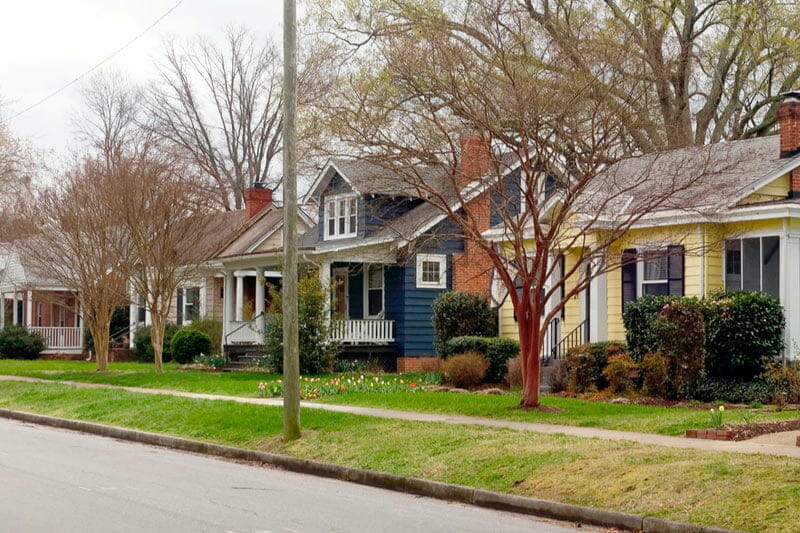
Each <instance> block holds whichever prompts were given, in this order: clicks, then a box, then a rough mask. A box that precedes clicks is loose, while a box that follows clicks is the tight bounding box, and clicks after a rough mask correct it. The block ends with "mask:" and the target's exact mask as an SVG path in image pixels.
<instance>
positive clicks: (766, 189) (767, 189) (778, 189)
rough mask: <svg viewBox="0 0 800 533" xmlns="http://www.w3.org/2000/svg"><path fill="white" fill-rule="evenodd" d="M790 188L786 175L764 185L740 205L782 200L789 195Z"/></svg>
mask: <svg viewBox="0 0 800 533" xmlns="http://www.w3.org/2000/svg"><path fill="white" fill-rule="evenodd" d="M790 187H791V185H790V181H789V175H788V174H784V175H783V176H781V177H779V178H776V179H775V180H773V181H772V182H771V183H769V184H767V185H764V186H763V187H761V188H760V189H758V190H757V191H755V192H754V193H753V194H751V195H750V196H748V197H747V198H744V199H743V200H741V201H740V202H739V204H738V205H747V204H755V203H758V202H770V201H774V200H782V199H784V198H786V197H787V196H788V195H789V188H790Z"/></svg>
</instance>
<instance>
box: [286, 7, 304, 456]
mask: <svg viewBox="0 0 800 533" xmlns="http://www.w3.org/2000/svg"><path fill="white" fill-rule="evenodd" d="M283 87H284V94H283V203H284V206H283V289H282V292H283V440H285V441H290V440H295V439H299V438H300V391H299V389H300V338H299V333H298V331H299V328H298V323H297V321H298V316H297V315H298V313H297V120H296V108H297V6H296V0H283Z"/></svg>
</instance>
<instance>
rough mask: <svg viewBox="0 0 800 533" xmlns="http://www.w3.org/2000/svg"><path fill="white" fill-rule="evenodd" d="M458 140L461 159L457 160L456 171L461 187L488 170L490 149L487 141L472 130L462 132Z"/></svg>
mask: <svg viewBox="0 0 800 533" xmlns="http://www.w3.org/2000/svg"><path fill="white" fill-rule="evenodd" d="M459 142H460V145H461V161H459V165H458V172H459V175H460V184H461V187H464V186H466V185H467V184H468V183H470V182H473V181H475V180H476V179H478V178H480V177H481V176H483V175H485V174H486V173H487V172H489V158H490V157H491V149H490V146H489V141H488V140H487V139H484V138H483V137H482V136H481V135H480V134H478V133H474V132H471V133H463V134H462V135H461V138H460V139H459Z"/></svg>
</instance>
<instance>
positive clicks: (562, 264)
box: [556, 254, 567, 320]
mask: <svg viewBox="0 0 800 533" xmlns="http://www.w3.org/2000/svg"><path fill="white" fill-rule="evenodd" d="M558 270H559V272H560V273H561V281H560V282H559V284H558V300H556V301H557V302H561V301H563V300H564V296H565V295H566V294H567V292H566V288H565V287H564V276H565V275H566V272H567V261H566V258H565V257H564V254H561V255H559V256H558ZM566 308H567V306H566V304H565V305H563V306H561V320H564V310H565V309H566Z"/></svg>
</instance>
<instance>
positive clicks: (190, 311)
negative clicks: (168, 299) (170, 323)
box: [176, 287, 200, 326]
mask: <svg viewBox="0 0 800 533" xmlns="http://www.w3.org/2000/svg"><path fill="white" fill-rule="evenodd" d="M176 308H177V315H176V318H177V320H176V322H177V324H178V325H179V326H188V325H189V324H191V323H192V321H194V320H197V319H198V318H200V288H199V287H183V288H180V289H178V296H177V301H176Z"/></svg>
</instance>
